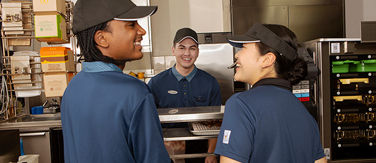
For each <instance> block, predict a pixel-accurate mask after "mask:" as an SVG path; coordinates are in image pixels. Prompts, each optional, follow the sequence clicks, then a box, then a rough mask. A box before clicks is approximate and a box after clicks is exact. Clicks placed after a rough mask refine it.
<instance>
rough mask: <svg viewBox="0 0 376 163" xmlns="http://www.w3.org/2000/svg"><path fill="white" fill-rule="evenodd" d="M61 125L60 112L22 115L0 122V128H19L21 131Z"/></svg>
mask: <svg viewBox="0 0 376 163" xmlns="http://www.w3.org/2000/svg"><path fill="white" fill-rule="evenodd" d="M51 127H61V120H60V113H57V114H39V115H24V116H20V117H16V118H11V119H9V120H7V121H4V122H1V123H0V130H9V129H19V130H20V131H23V132H28V131H44V130H49V129H50V128H51Z"/></svg>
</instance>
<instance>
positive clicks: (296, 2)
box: [232, 0, 339, 7]
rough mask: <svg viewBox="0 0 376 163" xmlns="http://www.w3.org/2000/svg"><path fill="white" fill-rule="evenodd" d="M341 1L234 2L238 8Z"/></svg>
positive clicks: (259, 0)
mask: <svg viewBox="0 0 376 163" xmlns="http://www.w3.org/2000/svg"><path fill="white" fill-rule="evenodd" d="M338 1H339V0H232V3H233V4H234V6H235V7H238V6H248V7H254V6H270V5H323V4H335V3H337V2H338Z"/></svg>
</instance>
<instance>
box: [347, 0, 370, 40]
mask: <svg viewBox="0 0 376 163" xmlns="http://www.w3.org/2000/svg"><path fill="white" fill-rule="evenodd" d="M375 7H376V0H345V19H346V20H345V22H346V37H347V38H360V36H361V34H360V22H361V21H376V10H375Z"/></svg>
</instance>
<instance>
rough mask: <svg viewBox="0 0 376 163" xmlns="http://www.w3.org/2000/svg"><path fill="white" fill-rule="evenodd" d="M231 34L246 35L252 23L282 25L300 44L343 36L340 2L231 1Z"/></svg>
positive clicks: (337, 0)
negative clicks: (293, 34)
mask: <svg viewBox="0 0 376 163" xmlns="http://www.w3.org/2000/svg"><path fill="white" fill-rule="evenodd" d="M231 11H232V29H233V34H242V33H245V32H246V31H247V30H248V29H249V28H250V27H251V26H252V25H253V24H254V23H256V22H257V23H268V24H282V25H285V26H287V27H289V28H290V29H292V30H293V31H294V32H295V33H296V35H297V37H298V39H299V41H300V42H304V41H307V40H313V39H316V38H320V37H343V36H344V1H342V0H328V1H325V0H249V1H242V0H233V1H232V10H231Z"/></svg>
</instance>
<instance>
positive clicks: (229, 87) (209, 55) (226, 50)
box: [195, 43, 234, 104]
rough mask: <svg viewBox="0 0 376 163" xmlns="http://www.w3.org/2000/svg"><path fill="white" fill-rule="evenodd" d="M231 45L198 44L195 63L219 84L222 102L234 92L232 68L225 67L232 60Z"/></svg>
mask: <svg viewBox="0 0 376 163" xmlns="http://www.w3.org/2000/svg"><path fill="white" fill-rule="evenodd" d="M233 56H234V52H233V47H232V46H231V45H230V44H228V43H222V44H200V54H199V56H198V58H197V60H196V63H195V65H196V66H197V67H198V68H200V69H202V70H204V71H206V72H208V73H209V74H211V75H212V76H214V77H215V78H216V79H217V81H218V83H219V86H220V89H221V95H222V104H224V103H225V101H226V100H227V99H228V98H229V97H230V96H231V95H232V94H233V93H234V81H233V76H234V70H233V69H227V66H229V65H231V64H232V63H233V62H234V61H233Z"/></svg>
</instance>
